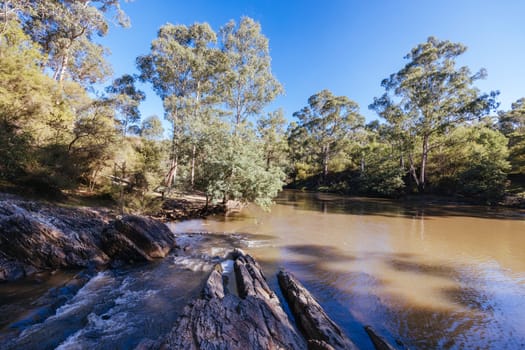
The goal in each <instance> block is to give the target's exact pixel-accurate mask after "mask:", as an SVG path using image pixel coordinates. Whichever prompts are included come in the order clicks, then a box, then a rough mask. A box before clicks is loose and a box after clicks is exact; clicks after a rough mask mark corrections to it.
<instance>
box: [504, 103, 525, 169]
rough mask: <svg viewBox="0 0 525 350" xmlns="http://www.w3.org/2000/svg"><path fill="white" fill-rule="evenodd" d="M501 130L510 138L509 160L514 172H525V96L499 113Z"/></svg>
mask: <svg viewBox="0 0 525 350" xmlns="http://www.w3.org/2000/svg"><path fill="white" fill-rule="evenodd" d="M498 127H499V130H500V131H501V132H502V133H503V134H504V135H505V136H506V137H508V139H509V143H508V146H509V152H510V155H509V161H510V163H511V165H512V170H511V172H512V173H513V174H525V98H520V99H519V100H517V101H516V102H514V103H513V104H512V106H511V110H510V111H507V112H500V113H499V121H498Z"/></svg>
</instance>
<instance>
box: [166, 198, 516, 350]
mask: <svg viewBox="0 0 525 350" xmlns="http://www.w3.org/2000/svg"><path fill="white" fill-rule="evenodd" d="M523 218H524V216H523V212H522V211H521V212H520V211H516V212H511V211H508V210H499V209H492V208H485V207H476V206H461V207H457V206H453V205H450V204H449V205H440V204H439V203H434V204H430V205H422V204H421V203H405V204H399V203H396V202H392V201H388V200H379V199H377V200H376V199H360V198H345V197H341V196H333V195H327V194H311V193H301V192H288V191H286V192H284V193H283V194H282V195H281V196H280V198H279V199H278V200H277V205H276V206H274V208H273V209H272V212H271V213H265V212H262V211H260V210H257V209H256V208H248V210H247V211H246V212H245V214H244V216H242V217H237V218H226V219H222V218H210V219H208V220H194V221H190V222H185V223H181V224H177V225H175V228H174V229H175V230H176V231H180V232H186V231H195V232H198V231H210V232H225V233H230V234H231V233H234V234H239V235H241V236H242V239H243V240H244V241H245V242H253V243H252V244H251V245H247V250H248V251H249V252H250V253H251V254H253V255H254V256H255V257H256V258H257V259H258V260H259V261H260V262H261V263H262V265H263V268H264V269H265V271H266V275H267V276H269V277H270V276H273V275H274V274H275V272H276V271H277V270H278V269H279V268H281V267H284V268H286V269H288V270H290V271H292V272H293V273H295V274H296V275H297V277H298V278H299V279H300V280H301V281H302V282H304V284H305V285H306V286H307V287H308V288H309V289H310V290H311V291H312V293H313V294H314V295H315V296H316V297H317V298H318V299H319V301H320V303H321V304H322V305H323V307H325V309H326V310H327V312H328V313H329V314H330V316H331V317H333V318H334V319H335V320H336V321H337V322H338V323H339V324H341V325H342V327H343V328H344V329H345V331H346V332H347V333H348V335H349V336H351V337H352V338H353V340H354V341H355V342H356V343H357V345H358V346H360V347H361V348H363V349H367V348H370V349H371V348H372V345H371V343H370V342H369V341H368V338H367V336H366V334H365V332H364V331H363V330H362V326H363V325H365V324H370V325H372V326H373V327H374V328H375V329H377V330H379V332H380V333H382V334H383V335H385V336H386V337H387V339H389V340H390V341H392V342H393V343H394V342H395V341H398V343H402V344H404V345H405V346H407V347H409V348H417V349H430V348H476V347H479V348H495V349H504V348H510V349H514V348H520V347H525V313H522V312H521V310H523V305H525V283H524V281H525V251H524V250H523V247H525V221H524V220H523ZM270 283H271V284H272V286H273V287H274V288H276V287H277V283H276V281H275V278H274V277H271V278H270Z"/></svg>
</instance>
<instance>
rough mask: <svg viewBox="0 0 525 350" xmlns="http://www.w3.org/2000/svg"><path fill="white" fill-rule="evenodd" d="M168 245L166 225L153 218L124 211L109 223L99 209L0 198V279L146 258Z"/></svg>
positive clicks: (159, 253)
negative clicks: (127, 213) (118, 217)
mask: <svg viewBox="0 0 525 350" xmlns="http://www.w3.org/2000/svg"><path fill="white" fill-rule="evenodd" d="M174 246H175V238H174V236H173V234H172V233H171V231H170V230H169V229H168V227H167V226H166V225H164V224H162V223H160V222H158V221H155V220H153V219H149V218H145V217H140V216H133V215H129V216H125V217H123V218H121V219H116V220H113V221H111V222H110V216H109V214H108V213H104V212H103V211H95V210H89V209H75V208H62V207H57V206H52V205H46V204H43V203H41V202H33V201H23V200H14V199H4V200H0V282H2V281H3V282H5V281H11V280H15V279H18V278H21V277H24V276H27V275H30V274H32V273H35V272H38V271H43V270H53V269H59V268H73V269H75V268H87V267H97V266H105V265H107V264H109V263H110V262H112V261H114V260H116V259H118V260H123V261H130V260H132V261H149V260H153V259H155V258H162V257H165V256H166V255H167V254H168V252H169V251H170V250H171V249H172V248H173V247H174Z"/></svg>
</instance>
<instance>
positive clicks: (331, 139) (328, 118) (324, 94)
mask: <svg viewBox="0 0 525 350" xmlns="http://www.w3.org/2000/svg"><path fill="white" fill-rule="evenodd" d="M294 117H295V118H297V119H298V123H297V126H296V131H293V132H292V134H293V135H296V136H299V137H301V138H302V139H303V140H304V142H307V143H309V144H310V145H311V146H312V147H313V148H314V153H315V155H316V162H317V163H318V165H319V166H320V168H321V169H322V174H323V177H324V178H326V176H327V175H328V165H329V161H330V159H331V157H332V156H334V155H336V154H337V153H339V152H340V151H341V150H342V148H343V147H344V145H345V144H346V143H347V142H348V141H350V140H351V139H352V136H353V134H354V133H355V132H356V131H357V130H358V129H360V128H362V127H363V126H364V117H363V116H361V115H360V114H359V106H358V104H357V103H356V102H354V101H352V100H350V99H349V98H348V97H346V96H335V95H334V94H332V93H331V92H330V91H328V90H322V91H321V92H319V93H317V94H315V95H312V96H311V97H310V98H309V99H308V106H306V107H304V108H303V109H301V110H300V111H297V112H295V113H294Z"/></svg>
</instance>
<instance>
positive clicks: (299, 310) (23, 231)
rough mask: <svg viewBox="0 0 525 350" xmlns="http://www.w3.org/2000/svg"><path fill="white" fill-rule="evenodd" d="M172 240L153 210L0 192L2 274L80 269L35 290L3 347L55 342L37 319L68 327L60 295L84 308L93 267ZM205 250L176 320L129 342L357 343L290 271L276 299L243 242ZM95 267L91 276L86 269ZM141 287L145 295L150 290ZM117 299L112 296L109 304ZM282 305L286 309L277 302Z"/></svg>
mask: <svg viewBox="0 0 525 350" xmlns="http://www.w3.org/2000/svg"><path fill="white" fill-rule="evenodd" d="M203 238H205V234H203ZM183 245H184V242H183ZM174 248H177V242H176V237H175V235H174V234H173V233H172V232H171V231H170V230H169V229H168V227H167V226H166V225H164V224H163V223H161V222H160V221H157V220H154V219H152V218H148V217H143V216H136V215H125V216H115V215H114V214H112V213H111V212H110V211H106V210H103V209H80V208H63V207H57V206H53V205H50V204H44V203H42V202H35V201H27V200H22V199H15V198H4V199H2V200H0V281H2V282H9V281H13V280H16V279H21V278H23V277H26V276H30V275H33V274H36V273H38V272H42V271H53V270H59V269H63V270H68V269H81V270H82V271H83V272H81V273H80V274H78V275H77V276H76V277H74V278H73V279H71V280H70V281H69V282H68V283H67V284H65V285H63V286H62V287H60V288H57V289H53V290H50V291H49V292H48V293H46V294H44V295H43V296H42V297H40V298H39V299H38V301H37V303H36V304H35V307H36V308H35V309H34V311H32V312H30V313H29V314H26V315H25V316H24V317H22V318H19V319H18V320H17V321H16V322H14V323H11V324H10V325H9V327H8V328H6V329H9V332H10V335H9V336H7V337H6V338H5V339H4V342H2V339H1V337H0V345H2V344H3V346H5V348H7V349H11V348H12V349H16V348H20V346H23V347H24V348H27V349H33V348H35V349H36V348H37V347H35V346H37V345H36V344H38V348H54V347H55V346H56V341H57V340H56V339H55V338H49V339H48V338H46V332H45V331H40V330H39V327H38V325H39V324H46V327H50V328H57V329H61V328H63V327H66V326H65V323H64V325H62V323H63V322H68V321H67V320H68V318H67V317H68V313H67V312H66V311H67V310H71V312H73V310H75V308H72V307H71V306H67V307H66V306H63V305H64V303H66V302H67V303H69V304H71V302H72V300H73V301H74V300H76V299H79V300H78V301H76V304H73V305H78V306H77V308H83V307H84V306H83V305H84V303H83V302H82V300H81V299H82V298H88V294H86V292H85V291H84V292H82V293H81V292H80V290H81V289H82V290H83V289H84V288H88V287H89V288H95V286H96V285H97V283H101V282H102V281H104V280H105V279H106V278H108V276H106V275H104V274H103V275H101V274H100V272H99V273H96V271H95V270H103V269H110V270H111V269H112V268H113V267H116V266H122V265H123V264H129V263H134V262H146V263H147V262H151V261H154V260H159V259H162V258H165V257H166V256H167V255H168V254H169V253H170V252H171V251H172V250H173V249H174ZM185 248H188V247H185ZM188 249H189V250H190V251H191V250H192V249H191V247H189V248H188ZM188 249H180V250H175V251H174V252H172V253H171V254H170V257H172V258H174V259H177V257H178V256H177V255H178V254H179V253H181V254H183V252H185V251H186V250H188ZM212 260H214V261H216V262H217V263H216V265H215V267H214V268H213V269H211V272H209V273H208V275H207V276H208V277H207V278H206V280H204V281H202V280H201V279H200V278H199V280H200V281H199V282H198V283H202V285H203V287H202V291H201V293H200V295H199V296H197V297H196V298H194V299H193V300H191V301H190V302H189V303H188V304H187V306H186V307H185V308H184V309H183V310H182V311H181V312H180V314H178V313H177V315H176V319H175V322H174V323H171V324H170V327H171V331H167V332H166V331H164V332H165V333H163V334H164V335H162V336H160V337H159V336H158V335H157V336H154V337H151V336H150V335H149V334H148V333H147V332H146V333H145V334H144V337H143V338H142V339H143V340H142V341H140V342H139V343H138V345H133V346H132V347H131V348H135V349H137V350H139V349H140V350H145V349H182V348H184V349H240V348H246V349H325V350H330V349H356V346H355V345H354V343H353V342H352V341H351V340H350V339H349V338H348V337H347V336H346V335H345V333H344V332H343V330H342V329H341V328H340V327H339V326H338V325H337V324H335V323H334V322H333V321H332V320H331V319H330V317H329V316H328V314H326V312H325V311H324V310H323V309H322V307H321V306H320V305H319V304H318V303H317V301H316V300H315V298H314V297H313V296H312V295H310V293H309V291H308V290H307V289H306V288H304V287H303V286H302V285H301V283H300V282H299V281H298V280H297V279H295V277H293V276H292V275H291V274H289V273H287V272H285V271H281V272H280V273H279V275H278V280H279V286H280V289H281V292H282V295H283V296H284V300H280V299H279V298H278V296H277V294H276V293H275V291H273V290H272V289H271V288H270V286H269V285H268V282H267V280H266V277H265V276H264V273H263V271H262V269H261V267H260V266H259V264H258V263H257V262H256V261H255V260H254V259H253V258H252V257H251V256H249V255H246V254H244V253H243V252H242V251H241V250H239V249H235V250H233V251H232V252H231V253H229V254H226V255H224V256H217V257H214V258H213V259H212ZM208 271H209V270H208ZM104 273H105V272H104ZM95 275H96V276H97V277H93V276H95ZM177 276H178V277H179V278H182V277H181V276H179V275H177ZM95 280H96V281H95ZM92 281H94V282H93V283H91V282H92ZM201 281H202V282H201ZM187 282H189V281H186V282H185V283H187ZM106 283H108V282H106ZM127 283H128V282H127ZM125 285H126V283H124V284H123V286H125ZM106 287H108V288H109V287H110V285H107V286H104V288H106ZM89 288H88V289H89ZM121 288H123V287H121ZM126 293H128V294H129V295H130V296H131V295H135V293H136V292H134V291H127V290H126ZM148 293H150V292H147V293H146V295H150V294H148ZM81 294H82V295H81ZM84 294H85V296H83V295H84ZM102 295H104V293H103V294H102ZM95 297H96V295H93V297H92V298H91V297H90V298H91V299H93V298H95ZM96 298H99V297H96ZM96 298H95V299H96ZM121 298H123V297H121ZM91 299H89V302H88V303H86V305H91V304H93V305H98V303H99V301H97V300H91ZM118 300H120V299H119V298H117V299H116V301H115V303H117V305H118V303H119V301H118ZM283 303H284V304H287V305H288V307H286V306H285V305H283ZM103 304H104V303H101V305H103ZM112 305H113V304H112ZM108 307H112V306H108ZM59 308H60V309H59ZM95 309H96V307H95ZM287 309H289V310H290V312H291V314H289V313H287V312H286V311H285V310H287ZM59 310H60V312H59ZM81 310H83V311H82V312H83V313H79V314H72V315H71V317H73V319H75V320H76V321H75V322H77V323H79V324H80V323H82V322H85V320H84V319H86V318H87V319H89V322H88V323H91V322H95V321H94V320H97V319H98V318H99V317H100V320H101V321H99V322H102V321H105V320H110V318H111V317H116V316H111V312H110V311H105V312H106V313H102V315H101V316H100V315H98V312H93V311H92V312H89V311H87V310H89V309H86V310H84V309H81ZM91 310H93V309H91ZM110 310H111V309H110ZM79 312H80V311H79ZM100 312H103V311H100ZM292 316H293V317H292ZM50 320H51V321H50ZM83 320H84V321H83ZM112 322H113V321H112ZM172 322H173V321H172ZM28 327H31V328H30V329H31V331H30V332H26V331H24V332H22V333H21V334H20V337H18V338H17V336H16V335H15V333H16V332H17V329H20V330H25V329H29V328H28ZM66 328H67V327H66ZM43 329H44V330H45V328H43ZM69 331H70V330H68V332H69ZM82 332H83V331H81V332H80V333H77V334H78V335H77V337H81V335H82V334H83V333H82ZM367 332H368V333H369V334H370V336H371V339H372V341H373V344H375V346H376V347H377V348H378V349H382V348H385V347H382V346H381V344H383V343H384V339H382V338H381V337H380V336H378V335H377V334H375V333H374V331H373V330H372V329H369V328H367ZM74 339H75V336H72V337H71V338H68V340H67V341H66V343H67V344H73V343H74V342H75V340H74ZM378 344H379V346H378ZM385 344H386V343H385ZM385 346H389V345H388V344H386V345H385ZM388 349H390V348H388Z"/></svg>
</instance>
